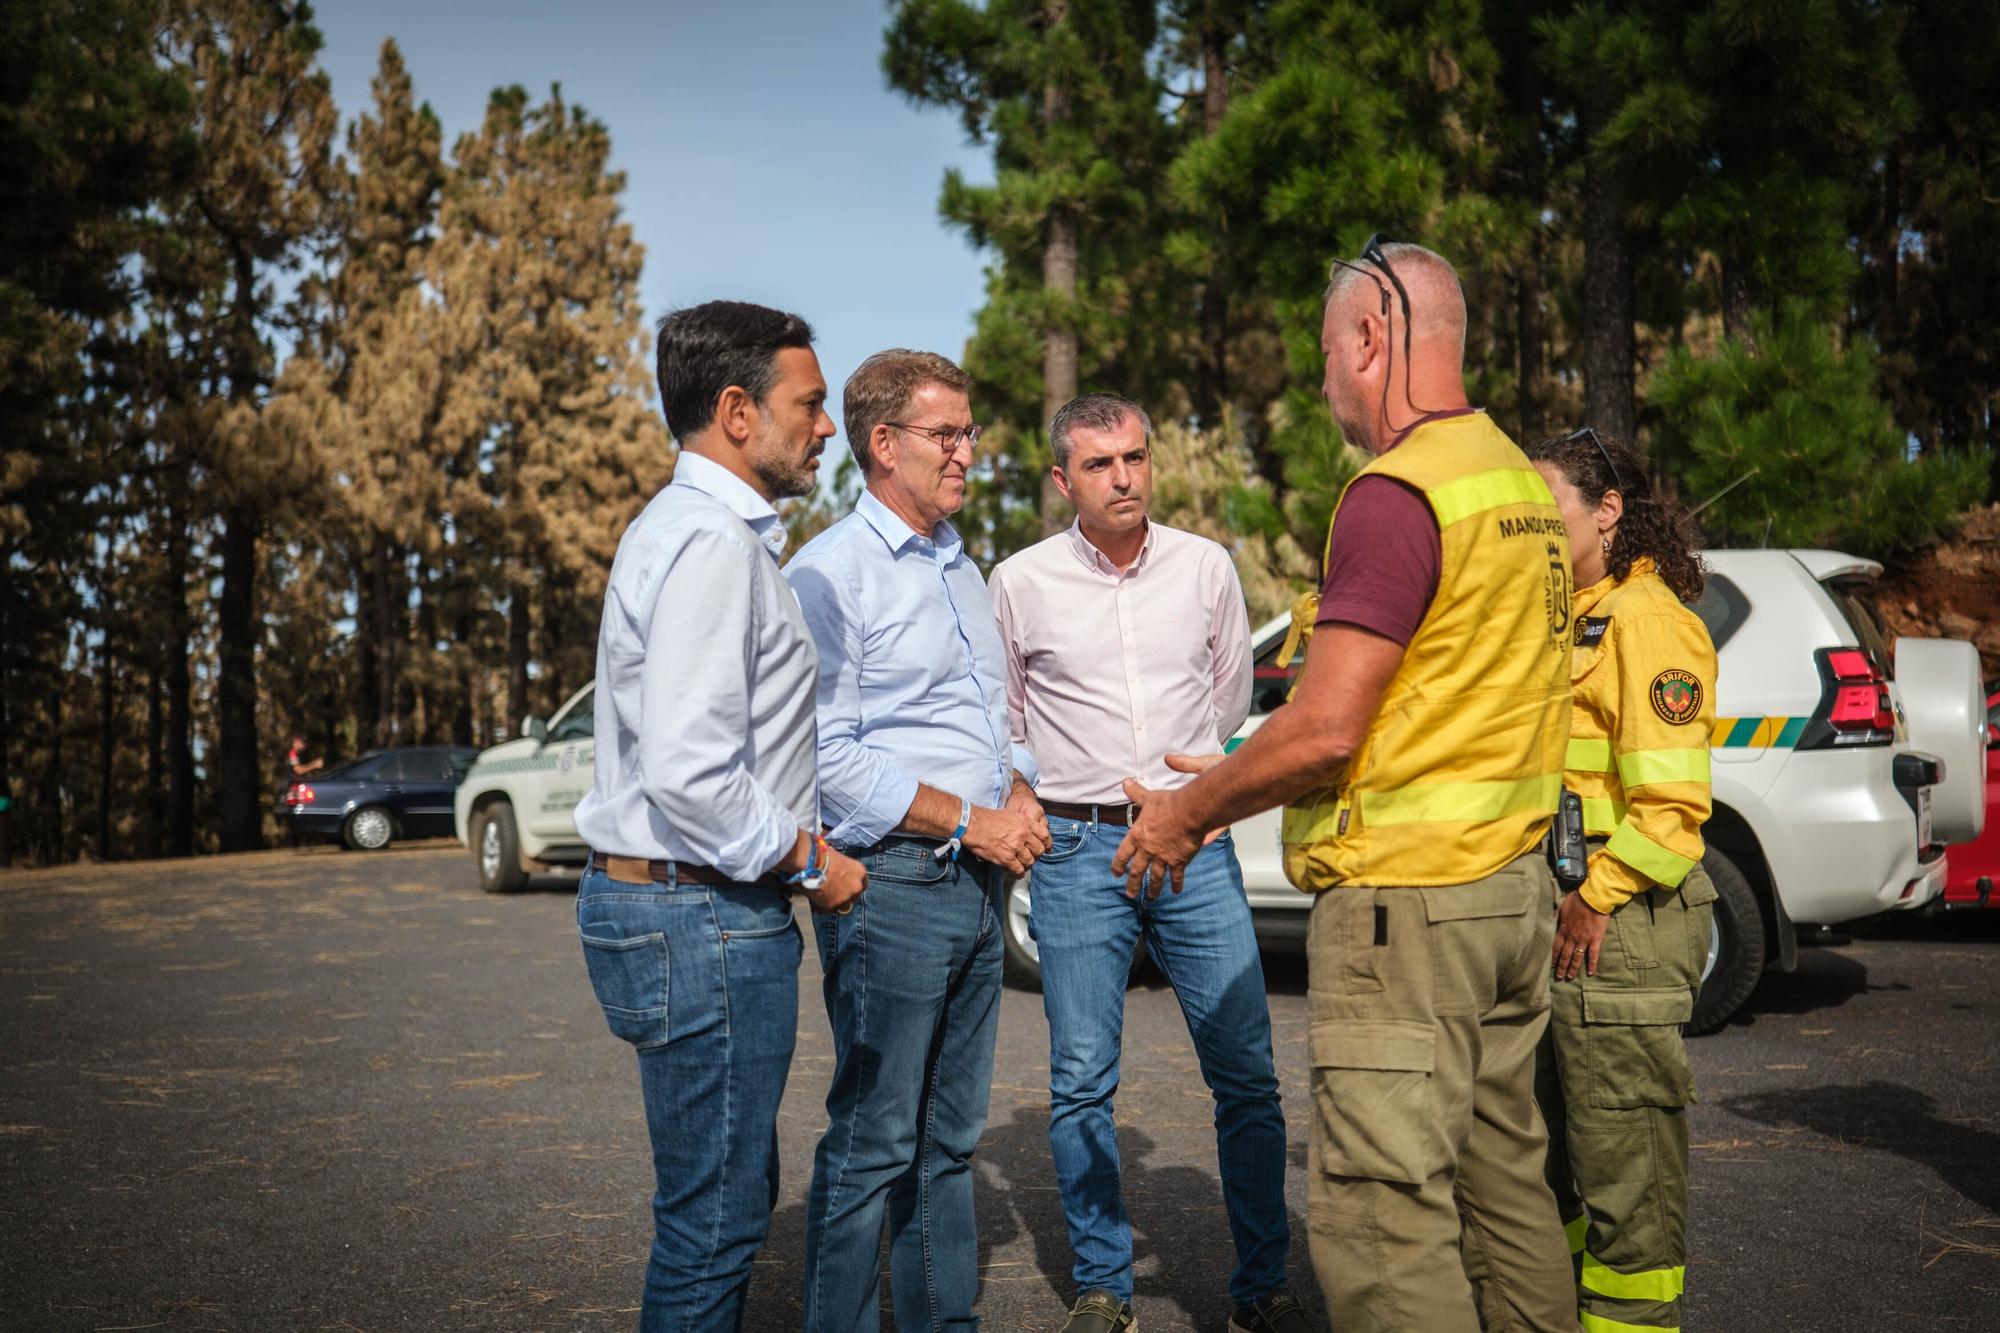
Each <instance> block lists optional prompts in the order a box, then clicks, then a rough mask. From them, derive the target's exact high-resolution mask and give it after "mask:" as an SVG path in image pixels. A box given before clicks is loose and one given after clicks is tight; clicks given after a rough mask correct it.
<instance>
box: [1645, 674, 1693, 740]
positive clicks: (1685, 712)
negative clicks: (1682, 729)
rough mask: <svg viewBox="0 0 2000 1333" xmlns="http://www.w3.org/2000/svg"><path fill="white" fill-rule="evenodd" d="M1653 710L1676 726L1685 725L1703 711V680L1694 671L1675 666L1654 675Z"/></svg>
mask: <svg viewBox="0 0 2000 1333" xmlns="http://www.w3.org/2000/svg"><path fill="white" fill-rule="evenodd" d="M1651 693H1652V696H1653V711H1654V712H1656V713H1658V714H1659V715H1660V716H1661V717H1663V718H1665V719H1666V720H1667V721H1669V722H1671V723H1673V724H1674V725H1675V726H1677V727H1679V726H1685V725H1687V724H1688V723H1690V722H1692V721H1694V719H1695V715H1696V714H1697V713H1699V712H1701V682H1700V681H1699V680H1697V679H1696V678H1695V675H1694V673H1693V672H1692V671H1682V670H1681V669H1680V668H1679V667H1674V668H1672V669H1670V670H1667V671H1662V672H1661V673H1660V674H1659V675H1657V676H1655V677H1653V688H1652V691H1651Z"/></svg>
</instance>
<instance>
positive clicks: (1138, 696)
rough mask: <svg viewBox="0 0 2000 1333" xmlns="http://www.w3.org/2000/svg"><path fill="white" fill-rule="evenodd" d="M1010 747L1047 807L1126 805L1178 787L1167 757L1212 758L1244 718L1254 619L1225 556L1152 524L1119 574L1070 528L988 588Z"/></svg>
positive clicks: (998, 574)
mask: <svg viewBox="0 0 2000 1333" xmlns="http://www.w3.org/2000/svg"><path fill="white" fill-rule="evenodd" d="M990 583H991V588H992V593H993V611H994V614H995V615H996V616H997V617H998V618H999V621H1000V638H1001V640H1002V642H1003V643H1004V644H1005V647H1006V653H1007V716H1008V721H1009V723H1010V725H1011V726H1012V728H1013V733H1014V734H1013V740H1014V741H1015V743H1016V744H1021V745H1025V746H1026V747H1027V749H1028V752H1029V753H1030V754H1032V755H1034V757H1035V764H1036V766H1037V767H1038V768H1039V769H1040V770H1041V775H1040V780H1039V781H1038V782H1037V783H1036V786H1035V790H1036V793H1037V794H1038V795H1039V796H1041V798H1042V799H1043V800H1046V801H1073V802H1077V803H1079V804H1100V805H1109V804H1119V805H1122V804H1124V802H1125V791H1124V787H1123V785H1122V784H1123V782H1124V780H1125V779H1126V778H1128V777H1137V778H1138V779H1139V781H1141V782H1143V783H1145V784H1146V785H1147V786H1149V787H1156V788H1158V787H1179V786H1181V785H1183V784H1185V783H1186V782H1187V781H1189V778H1190V776H1191V775H1189V774H1186V773H1176V772H1174V771H1173V770H1172V769H1169V768H1168V767H1167V765H1166V756H1167V755H1168V754H1170V753H1178V754H1217V753H1220V752H1221V750H1222V747H1223V746H1224V745H1225V744H1226V743H1227V742H1228V740H1229V738H1230V737H1231V736H1233V735H1235V734H1236V729H1237V728H1238V727H1240V726H1242V725H1243V719H1244V718H1246V717H1248V716H1249V714H1250V675H1251V663H1250V618H1249V610H1248V608H1247V607H1246V606H1245V605H1244V601H1243V585H1242V584H1241V583H1239V582H1238V581H1237V578H1236V568H1235V566H1234V565H1232V564H1230V562H1229V553H1228V552H1227V551H1225V550H1223V549H1222V547H1220V546H1218V545H1216V544H1215V543H1214V542H1212V541H1210V540H1208V538H1206V537H1197V536H1195V535H1194V534H1193V533H1191V532H1182V531H1180V530H1178V529H1176V528H1169V527H1163V526H1161V525H1160V524H1158V523H1151V524H1149V525H1148V527H1147V531H1146V542H1145V545H1144V546H1143V547H1142V548H1141V549H1140V552H1139V558H1138V560H1137V561H1135V562H1134V563H1133V565H1132V567H1131V568H1130V569H1127V570H1124V571H1123V572H1120V571H1119V570H1118V569H1117V568H1116V567H1115V566H1113V565H1112V563H1111V562H1110V561H1109V560H1107V559H1106V558H1105V556H1104V553H1103V552H1101V551H1099V550H1098V549H1097V548H1096V547H1095V546H1092V545H1091V544H1090V542H1089V541H1087V540H1086V539H1085V538H1084V535H1083V532H1082V530H1081V529H1080V528H1078V527H1077V525H1076V524H1074V523H1072V524H1071V525H1070V527H1069V530H1068V531H1067V532H1059V533H1057V534H1056V535H1055V536H1053V537H1049V538H1046V539H1045V540H1043V541H1040V542H1037V543H1036V544H1035V545H1033V546H1030V547H1029V548H1028V549H1027V550H1025V551H1022V552H1020V553H1019V554H1018V555H1015V556H1012V557H1010V558H1009V559H1007V560H1004V561H1002V562H1001V564H1000V566H999V568H997V569H995V570H994V571H993V577H992V579H991V580H990Z"/></svg>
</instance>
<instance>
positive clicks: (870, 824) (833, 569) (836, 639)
mask: <svg viewBox="0 0 2000 1333" xmlns="http://www.w3.org/2000/svg"><path fill="white" fill-rule="evenodd" d="M785 577H786V578H787V579H789V580H790V581H791V585H792V591H793V592H795V593H797V594H798V598H799V610H800V612H801V613H803V614H804V616H805V621H806V628H807V629H808V630H809V631H810V632H811V633H812V637H813V644H814V646H815V647H817V648H818V649H819V685H818V691H817V695H816V706H817V710H818V717H819V795H820V809H821V810H822V811H823V812H825V814H826V816H827V817H828V818H829V819H830V820H835V821H837V822H834V823H833V826H832V828H831V829H830V830H829V831H828V833H827V837H828V839H829V840H831V841H832V842H834V843H835V844H837V845H839V846H842V847H866V846H869V845H871V844H873V843H877V842H880V841H881V840H882V839H883V838H885V837H887V836H888V835H889V834H890V833H892V832H894V831H895V829H896V827H897V826H898V825H900V824H901V823H902V822H903V817H904V816H905V815H907V814H909V812H910V805H911V803H912V802H914V801H915V800H916V799H917V780H916V778H914V777H912V776H911V775H910V774H909V773H907V772H905V771H903V769H902V768H901V767H899V766H898V765H897V764H895V763H894V762H892V761H891V760H890V759H889V758H888V756H886V755H884V754H883V753H882V752H881V751H879V750H875V749H871V748H869V747H868V746H866V745H863V744H862V743H861V740H860V734H861V721H862V713H861V660H862V649H863V645H864V642H865V625H864V622H863V620H862V618H861V599H860V595H859V593H858V591H857V590H856V589H855V588H854V587H853V586H852V585H851V583H850V582H849V576H848V572H847V571H846V570H843V569H841V568H839V567H838V565H837V564H835V563H833V562H830V561H829V562H824V563H823V562H821V561H817V560H804V561H802V560H796V559H795V560H793V561H792V563H791V564H790V565H788V566H787V567H786V569H785Z"/></svg>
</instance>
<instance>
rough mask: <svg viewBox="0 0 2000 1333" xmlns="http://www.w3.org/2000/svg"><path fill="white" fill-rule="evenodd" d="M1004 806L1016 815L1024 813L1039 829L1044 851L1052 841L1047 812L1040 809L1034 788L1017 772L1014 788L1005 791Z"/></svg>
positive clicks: (1040, 805) (1040, 804)
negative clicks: (1005, 799) (1005, 800)
mask: <svg viewBox="0 0 2000 1333" xmlns="http://www.w3.org/2000/svg"><path fill="white" fill-rule="evenodd" d="M1005 808H1006V809H1008V810H1012V811H1013V812H1014V813H1015V814H1017V815H1026V816H1027V817H1028V820H1029V822H1030V823H1032V824H1034V826H1035V827H1036V828H1038V829H1040V830H1041V833H1042V851H1044V852H1046V851H1047V850H1048V849H1049V847H1050V845H1051V842H1052V840H1051V839H1050V837H1049V816H1048V812H1047V811H1045V810H1043V809H1042V803H1041V801H1040V799H1038V798H1037V797H1036V795H1035V789H1034V788H1033V787H1030V786H1029V785H1028V784H1027V783H1026V782H1024V781H1022V779H1021V777H1020V776H1019V775H1018V774H1016V775H1015V778H1014V790H1012V791H1010V792H1008V793H1007V804H1006V806H1005Z"/></svg>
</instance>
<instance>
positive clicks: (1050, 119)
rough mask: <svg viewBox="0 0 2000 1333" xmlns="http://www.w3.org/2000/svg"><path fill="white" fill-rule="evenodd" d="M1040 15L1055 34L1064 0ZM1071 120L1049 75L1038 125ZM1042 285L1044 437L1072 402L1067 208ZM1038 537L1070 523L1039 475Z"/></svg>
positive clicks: (1051, 485)
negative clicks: (1048, 311)
mask: <svg viewBox="0 0 2000 1333" xmlns="http://www.w3.org/2000/svg"><path fill="white" fill-rule="evenodd" d="M1042 13H1043V16H1044V18H1045V19H1046V21H1047V26H1048V29H1049V30H1050V31H1051V32H1053V31H1054V30H1055V29H1056V28H1057V27H1059V26H1060V25H1061V24H1062V22H1063V20H1064V18H1065V17H1066V16H1067V15H1068V13H1069V3H1068V0H1046V3H1045V4H1044V5H1043V8H1042ZM1068 119H1069V90H1068V89H1067V88H1065V87H1063V84H1062V80H1061V79H1059V78H1057V77H1056V76H1055V75H1054V74H1051V75H1049V77H1048V79H1047V81H1046V82H1045V83H1044V84H1043V85H1042V125H1043V127H1044V129H1045V131H1046V130H1048V129H1053V128H1054V127H1055V126H1057V125H1061V124H1063V123H1064V122H1066V121H1067V120H1068ZM1043 237H1044V239H1043V243H1042V286H1043V288H1044V289H1045V290H1046V291H1047V292H1048V293H1049V296H1050V297H1051V298H1052V300H1053V303H1054V304H1055V305H1056V306H1057V311H1056V314H1055V317H1054V319H1052V320H1051V321H1050V324H1049V329H1048V333H1047V341H1046V342H1045V343H1044V344H1043V349H1042V434H1043V435H1044V436H1045V437H1046V436H1047V434H1048V431H1049V427H1050V425H1051V424H1053V423H1054V421H1055V416H1056V413H1057V412H1058V411H1060V410H1061V409H1062V406H1063V404H1064V403H1067V402H1068V401H1069V400H1070V399H1072V398H1074V397H1076V387H1077V347H1076V322H1075V315H1074V307H1075V303H1076V264H1077V240H1076V214H1075V213H1074V212H1073V211H1072V210H1071V209H1070V207H1069V206H1068V205H1066V204H1061V203H1058V204H1056V205H1055V206H1053V207H1052V208H1050V209H1049V217H1048V222H1047V224H1046V226H1045V228H1044V231H1043ZM1041 510H1042V533H1043V535H1044V536H1047V535H1050V534H1053V533H1057V532H1060V531H1062V529H1063V528H1064V527H1065V526H1066V525H1067V523H1068V517H1069V516H1068V512H1067V510H1068V505H1067V502H1066V501H1064V499H1063V498H1062V492H1061V491H1058V490H1057V489H1056V483H1055V479H1054V478H1052V477H1050V476H1049V475H1048V474H1046V473H1044V474H1043V476H1042V494H1041Z"/></svg>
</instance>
